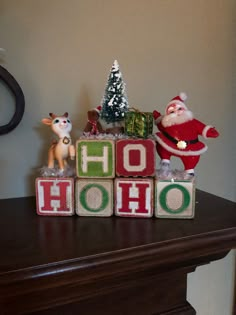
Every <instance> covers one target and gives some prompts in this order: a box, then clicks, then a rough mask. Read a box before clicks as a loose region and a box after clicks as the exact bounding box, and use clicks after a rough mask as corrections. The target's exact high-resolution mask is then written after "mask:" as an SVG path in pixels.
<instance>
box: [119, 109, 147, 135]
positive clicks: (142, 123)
mask: <svg viewBox="0 0 236 315" xmlns="http://www.w3.org/2000/svg"><path fill="white" fill-rule="evenodd" d="M152 130H153V115H152V113H150V112H140V111H139V110H137V109H135V108H133V109H131V110H129V111H128V112H126V113H125V134H126V135H128V136H133V137H138V138H147V137H148V135H150V134H152Z"/></svg>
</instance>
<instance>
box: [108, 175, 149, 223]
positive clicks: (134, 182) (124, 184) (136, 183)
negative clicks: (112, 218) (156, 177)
mask: <svg viewBox="0 0 236 315" xmlns="http://www.w3.org/2000/svg"><path fill="white" fill-rule="evenodd" d="M114 195H115V196H114V200H115V205H114V209H115V215H117V216H120V217H135V218H150V217H152V216H153V179H152V178H121V177H117V178H116V179H115V181H114Z"/></svg>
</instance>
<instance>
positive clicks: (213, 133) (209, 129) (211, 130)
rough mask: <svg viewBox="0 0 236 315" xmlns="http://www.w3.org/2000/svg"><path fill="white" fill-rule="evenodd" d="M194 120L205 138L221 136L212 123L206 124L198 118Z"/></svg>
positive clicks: (200, 133)
mask: <svg viewBox="0 0 236 315" xmlns="http://www.w3.org/2000/svg"><path fill="white" fill-rule="evenodd" d="M193 121H194V124H195V126H196V128H197V130H198V133H199V135H202V136H203V137H204V138H217V137H218V136H219V132H218V131H217V130H216V129H215V127H213V126H211V125H205V124H203V123H202V122H201V121H199V120H197V119H194V120H193Z"/></svg>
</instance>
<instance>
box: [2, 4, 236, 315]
mask: <svg viewBox="0 0 236 315" xmlns="http://www.w3.org/2000/svg"><path fill="white" fill-rule="evenodd" d="M234 2H235V1H233V0H146V1H144V0H120V1H114V0H80V1H79V0H20V1H19V0H0V47H3V48H5V49H6V55H5V57H4V58H3V59H2V65H3V66H5V67H6V68H7V69H8V70H9V71H10V72H11V73H12V74H13V75H14V76H15V77H16V78H17V80H18V82H19V83H20V85H21V87H22V89H23V91H24V94H25V99H26V110H25V115H24V118H23V120H22V122H21V124H20V125H19V126H18V127H17V128H16V129H15V130H14V131H12V132H11V133H9V134H8V135H4V136H1V137H0V145H1V148H2V149H1V151H0V162H1V177H2V180H1V182H0V198H9V197H18V196H27V195H32V194H34V179H35V176H37V174H38V173H37V172H38V168H40V167H41V166H42V165H45V162H46V150H47V147H48V142H49V141H50V137H51V134H50V132H49V130H47V129H46V126H43V125H41V123H40V121H41V119H42V118H43V117H44V116H47V115H48V113H49V112H51V111H52V112H57V113H63V112H64V111H68V112H69V113H70V115H71V117H72V120H73V122H74V127H73V137H74V139H76V138H77V137H78V136H79V134H80V133H81V130H82V129H83V127H84V125H85V122H86V112H87V110H88V109H89V108H92V107H94V106H97V105H99V103H100V101H101V98H102V96H103V92H104V88H105V84H106V81H107V76H108V73H109V70H110V67H111V65H112V63H113V61H114V59H118V61H119V64H120V67H121V71H122V73H123V77H124V80H125V82H126V84H127V93H128V97H129V102H130V105H131V106H135V107H138V108H139V109H141V110H142V109H145V110H149V111H152V110H153V109H157V110H159V111H161V112H163V111H164V109H165V106H166V104H167V103H168V102H169V100H170V99H172V98H173V97H174V96H176V95H177V94H178V93H179V92H180V91H185V92H186V93H187V94H188V100H187V102H186V103H187V105H188V106H189V108H190V109H191V110H192V111H193V112H194V114H195V116H196V117H197V118H198V119H200V120H202V121H204V122H205V123H206V124H213V125H215V126H216V127H217V129H218V130H219V132H220V134H221V136H220V138H218V139H214V140H209V141H207V144H208V146H209V150H208V152H207V153H206V154H205V155H203V156H202V159H201V161H200V163H199V165H198V167H197V186H198V188H199V189H202V190H205V191H208V192H211V193H214V194H217V195H219V196H222V197H225V198H227V199H231V200H236V195H235V191H236V181H235V175H236V173H235V156H236V141H235V126H234V125H233V123H234V120H235V119H234V116H235V110H234V109H235V98H236V95H235V92H234V90H235V87H236V86H235V85H236V84H235V82H236V80H235V71H233V69H234V68H235V61H234V60H233V57H234V56H235V51H236V49H235V47H236V45H235V42H233V38H234V36H233V35H235V33H234V34H233V31H235V30H234V26H235V21H233V13H234V12H235V10H234V7H233V4H234ZM0 101H1V103H2V104H1V108H3V111H1V117H0V123H1V124H3V123H4V122H6V121H7V119H8V118H9V117H10V115H11V113H12V111H13V109H14V103H13V101H12V99H11V97H9V95H8V94H7V93H6V92H5V90H4V88H3V86H2V85H0ZM180 165H181V164H180V163H179V161H178V160H174V161H173V167H179V166H180ZM229 257H232V256H229ZM232 261H233V260H232V259H229V258H228V259H225V260H223V266H224V268H227V274H228V275H229V278H232V273H233V262H232ZM218 263H219V264H220V262H218ZM218 263H215V264H216V265H217V264H218ZM221 264H222V262H221ZM220 266H221V265H220ZM208 267H209V271H208V269H207V271H206V274H205V275H204V276H203V275H201V273H200V272H199V273H196V275H199V276H200V279H204V278H205V279H210V280H211V279H212V278H214V275H215V274H214V270H215V269H214V270H213V271H212V272H213V273H212V274H211V275H209V274H210V270H211V265H210V266H208ZM208 267H206V268H208ZM202 268H204V267H202ZM218 268H220V267H218ZM216 269H217V267H216ZM219 270H221V269H218V272H219ZM225 270H226V269H225ZM215 272H216V273H217V271H215ZM224 272H225V271H224ZM201 277H202V278H201ZM195 279H196V278H195V276H193V277H190V280H189V281H190V291H189V292H190V293H189V294H190V299H191V292H194V288H195V287H196V288H197V291H200V292H204V297H205V300H206V299H208V298H209V297H210V296H211V294H212V292H207V291H206V290H205V291H204V288H202V287H201V283H198V282H196V280H195ZM228 280H229V279H228V278H226V280H225V281H224V285H223V293H222V294H223V298H224V301H225V303H226V304H227V305H230V301H231V299H232V288H231V283H230V281H228ZM218 286H222V282H221V283H218ZM216 287H217V286H216ZM191 288H192V289H191ZM199 288H200V289H199ZM211 290H213V291H214V290H217V289H216V288H211ZM214 292H218V293H219V291H214ZM209 294H210V295H209ZM192 297H193V295H192ZM205 300H204V303H203V309H204V310H203V311H201V312H200V313H199V314H200V315H211V314H212V315H213V314H214V315H218V314H219V315H222V312H220V311H219V312H218V313H217V310H215V311H214V312H213V311H211V310H212V306H211V305H210V306H209V303H210V304H211V302H212V303H213V301H211V300H210V301H208V303H206V301H205ZM217 302H218V299H216V300H215V301H214V303H217ZM199 303H200V302H199ZM198 307H200V304H199V306H198ZM229 308H230V306H229ZM219 309H220V308H219ZM228 314H229V313H227V314H226V313H224V315H228Z"/></svg>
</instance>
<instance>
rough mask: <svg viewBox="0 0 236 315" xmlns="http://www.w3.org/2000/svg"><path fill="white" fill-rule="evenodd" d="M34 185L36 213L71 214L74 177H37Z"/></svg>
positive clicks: (72, 211) (49, 214) (50, 214)
mask: <svg viewBox="0 0 236 315" xmlns="http://www.w3.org/2000/svg"><path fill="white" fill-rule="evenodd" d="M35 185H36V205H37V214H39V215H48V216H71V215H73V214H74V179H73V178H62V177H59V178H57V177H38V178H37V179H36V182H35Z"/></svg>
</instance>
